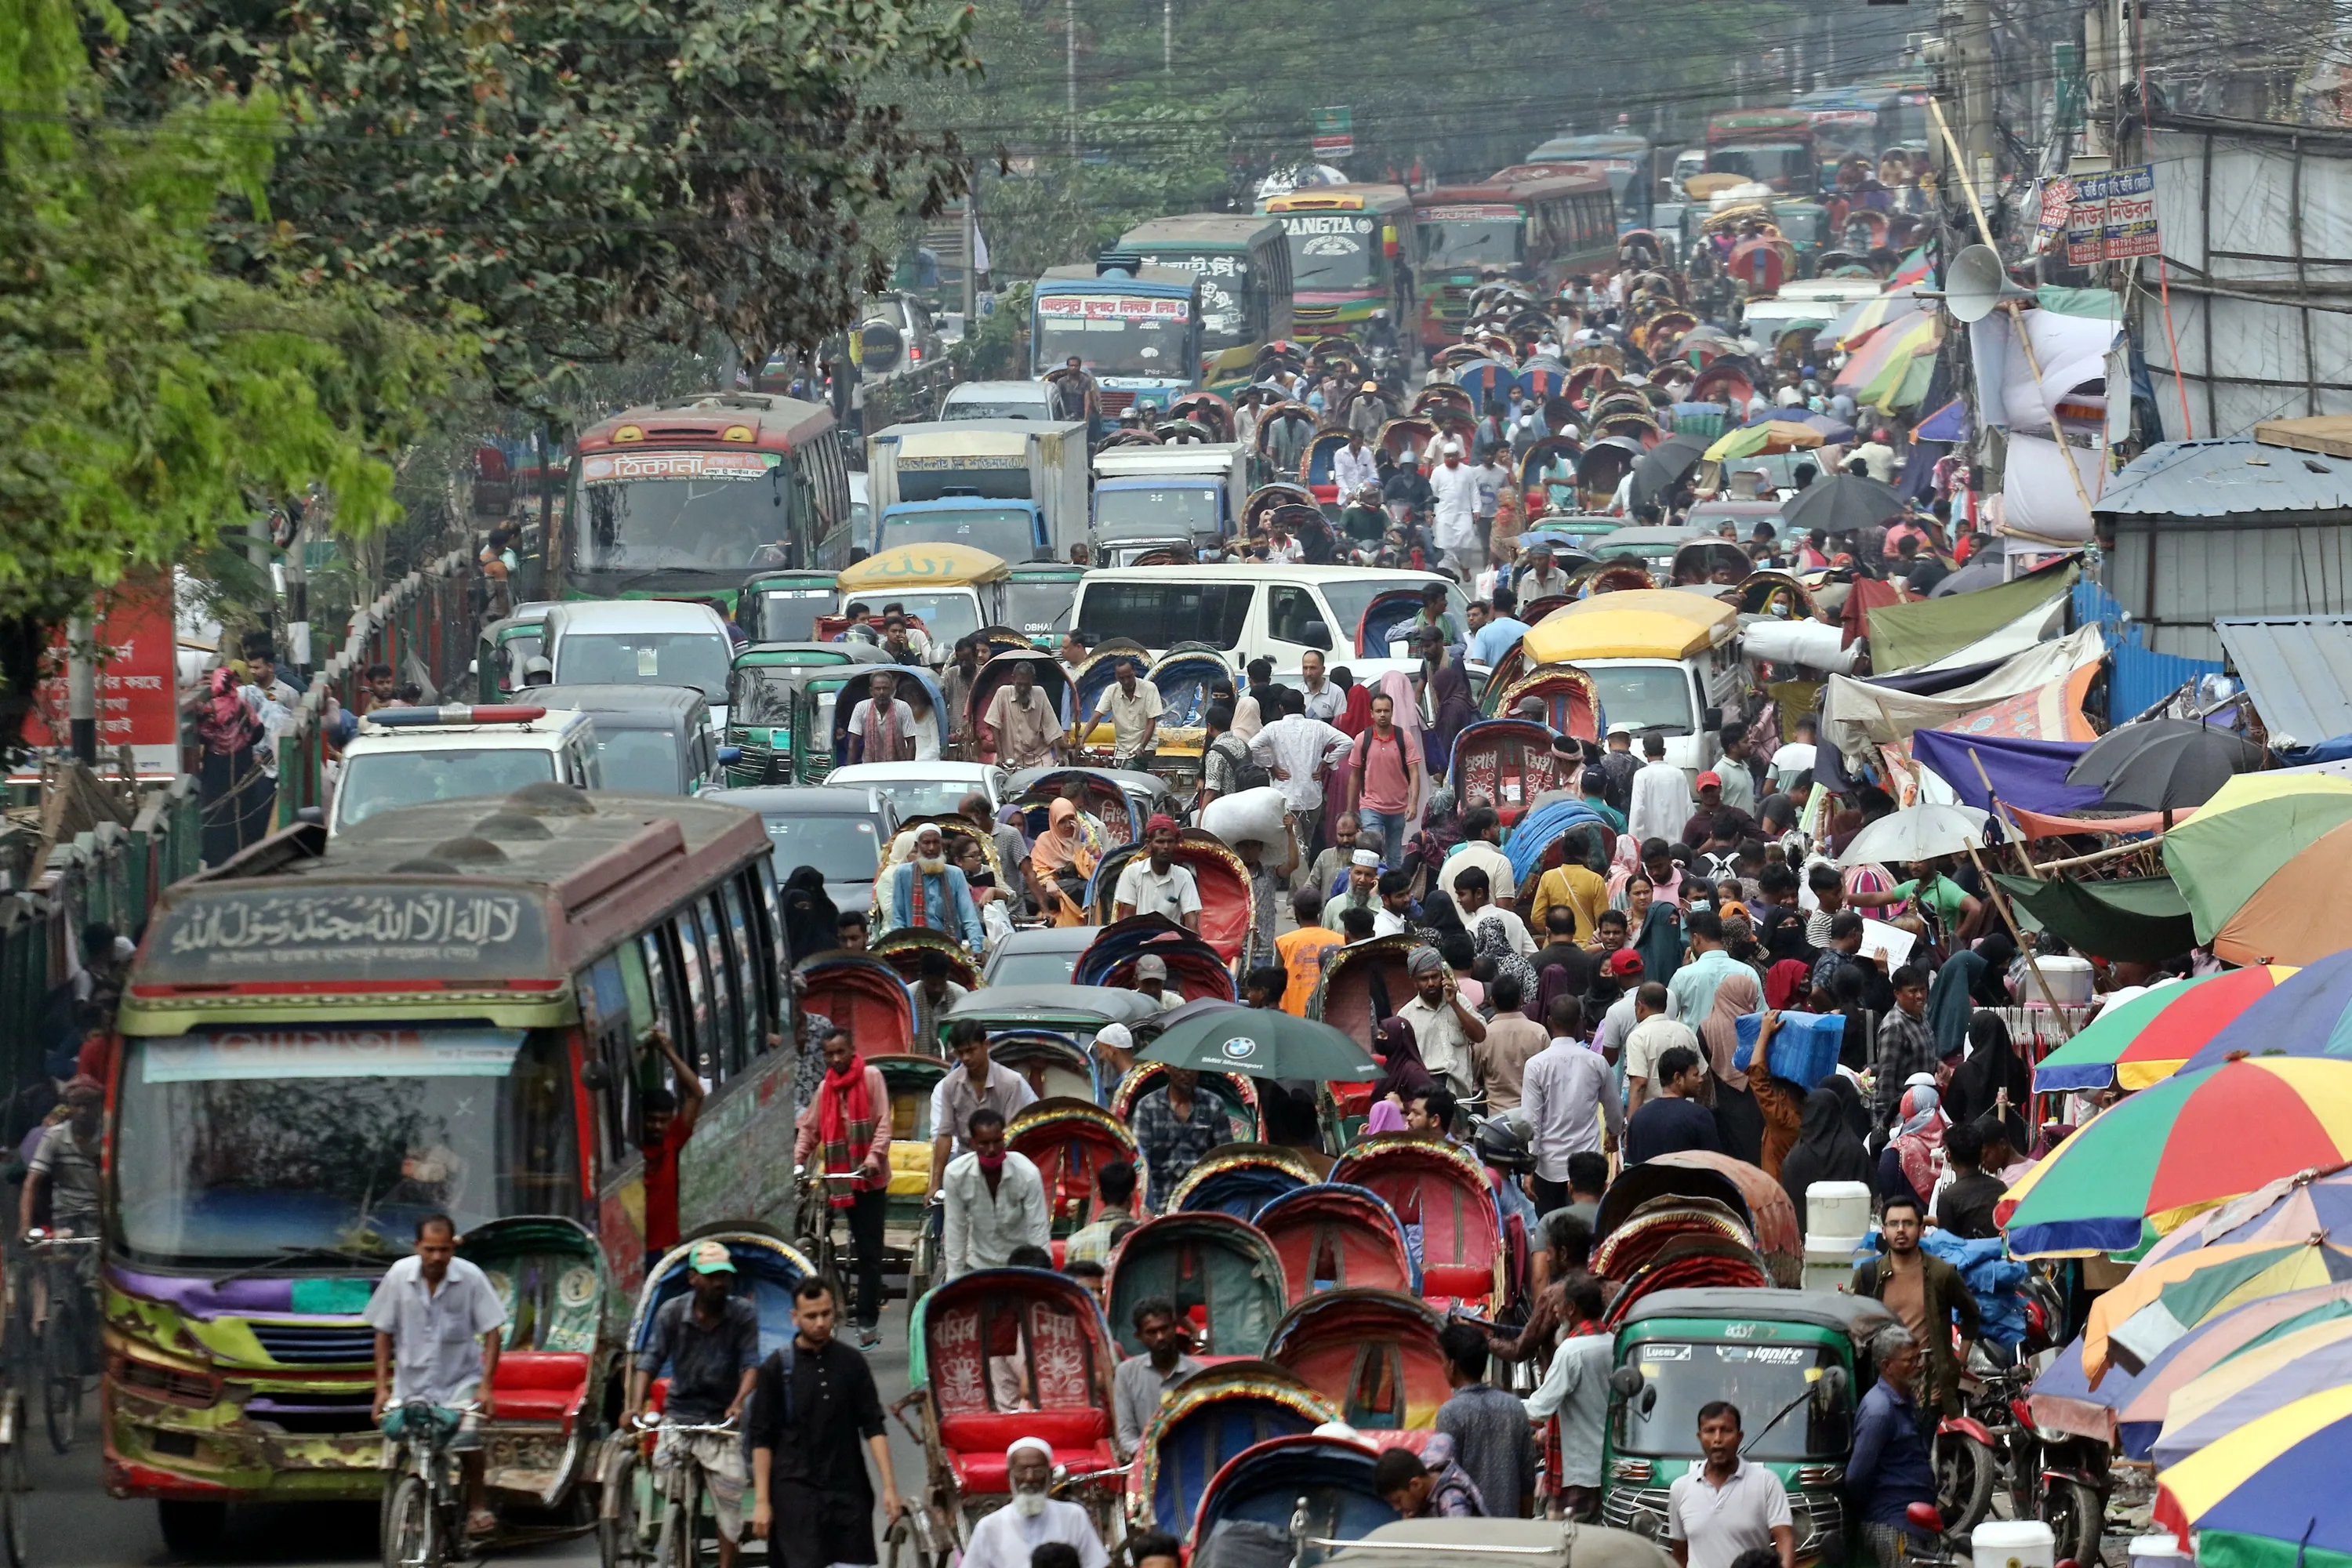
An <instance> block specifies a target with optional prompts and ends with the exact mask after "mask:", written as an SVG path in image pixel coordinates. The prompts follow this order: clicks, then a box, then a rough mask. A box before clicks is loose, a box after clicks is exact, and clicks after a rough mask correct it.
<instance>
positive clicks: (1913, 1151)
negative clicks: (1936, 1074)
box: [1878, 1083, 1951, 1214]
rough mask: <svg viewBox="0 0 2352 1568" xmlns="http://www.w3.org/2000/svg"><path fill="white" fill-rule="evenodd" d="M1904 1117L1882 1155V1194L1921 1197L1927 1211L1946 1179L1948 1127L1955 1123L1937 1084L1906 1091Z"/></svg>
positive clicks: (1885, 1195)
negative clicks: (1938, 1185) (1945, 1141)
mask: <svg viewBox="0 0 2352 1568" xmlns="http://www.w3.org/2000/svg"><path fill="white" fill-rule="evenodd" d="M1902 1116H1903V1121H1902V1123H1901V1124H1900V1125H1899V1126H1897V1127H1896V1128H1895V1136H1894V1137H1893V1138H1892V1139H1890V1140H1889V1141H1888V1142H1887V1145H1886V1147H1885V1150H1884V1151H1883V1152H1880V1154H1879V1156H1878V1195H1879V1197H1880V1198H1882V1199H1885V1198H1896V1197H1914V1198H1917V1199H1918V1200H1919V1212H1920V1213H1921V1214H1925V1213H1927V1203H1928V1200H1929V1199H1931V1198H1933V1197H1934V1196H1935V1195H1936V1184H1937V1182H1938V1181H1940V1180H1942V1179H1943V1174H1944V1129H1945V1128H1947V1127H1948V1126H1950V1125H1951V1122H1950V1121H1948V1119H1947V1118H1946V1117H1945V1115H1944V1108H1943V1104H1942V1100H1941V1098H1940V1097H1939V1096H1938V1095H1937V1093H1936V1089H1935V1086H1934V1085H1933V1084H1926V1083H1915V1084H1913V1085H1912V1086H1911V1087H1910V1088H1908V1089H1905V1090H1904V1091H1903V1106H1902Z"/></svg>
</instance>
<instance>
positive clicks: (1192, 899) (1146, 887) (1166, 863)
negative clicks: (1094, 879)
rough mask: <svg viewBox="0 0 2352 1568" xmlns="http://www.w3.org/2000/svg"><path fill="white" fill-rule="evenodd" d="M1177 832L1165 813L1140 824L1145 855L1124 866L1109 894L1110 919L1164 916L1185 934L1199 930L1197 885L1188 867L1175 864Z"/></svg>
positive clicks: (1121, 919)
mask: <svg viewBox="0 0 2352 1568" xmlns="http://www.w3.org/2000/svg"><path fill="white" fill-rule="evenodd" d="M1181 833H1182V830H1181V829H1180V828H1179V827H1178V826H1176V819H1175V818H1174V817H1172V816H1169V815H1168V814H1167V813H1165V812H1158V813H1155V814H1153V816H1152V818H1151V820H1150V822H1148V823H1146V824H1144V828H1143V842H1144V847H1145V850H1146V853H1144V854H1141V855H1139V856H1137V857H1135V858H1133V859H1131V860H1129V862H1128V863H1127V868H1126V869H1125V870H1123V871H1121V872H1119V874H1118V888H1117V889H1114V890H1113V892H1112V893H1111V907H1112V918H1113V919H1114V920H1120V921H1123V920H1129V919H1132V918H1133V917H1134V916H1136V915H1139V914H1143V915H1165V916H1167V917H1168V918H1169V919H1170V920H1171V921H1175V922H1176V923H1177V924H1178V925H1181V926H1182V927H1183V928H1184V929H1185V930H1187V931H1199V930H1200V929H1201V885H1200V883H1199V881H1198V880H1197V879H1194V877H1193V875H1192V868H1190V867H1188V866H1179V865H1178V864H1176V846H1177V843H1178V841H1179V839H1180V837H1181Z"/></svg>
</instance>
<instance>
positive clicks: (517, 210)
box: [113, 0, 978, 408]
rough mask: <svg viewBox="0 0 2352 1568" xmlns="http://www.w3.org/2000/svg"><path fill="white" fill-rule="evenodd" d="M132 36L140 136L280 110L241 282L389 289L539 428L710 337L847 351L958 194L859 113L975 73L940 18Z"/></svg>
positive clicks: (561, 22)
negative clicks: (907, 248)
mask: <svg viewBox="0 0 2352 1568" xmlns="http://www.w3.org/2000/svg"><path fill="white" fill-rule="evenodd" d="M135 26H136V30H135V32H134V33H133V35H132V36H131V39H130V40H129V43H128V45H127V46H126V47H123V48H121V49H120V50H119V51H117V52H116V53H115V55H114V56H113V82H114V87H115V91H116V96H117V100H118V101H119V102H121V103H123V104H125V105H127V106H129V108H130V109H131V111H133V112H137V113H142V114H151V113H154V112H157V111H159V110H161V108H162V107H163V106H164V105H168V104H171V103H173V102H177V101H180V100H182V99H183V98H184V96H185V95H186V93H187V92H188V91H189V90H191V84H194V86H195V89H198V90H205V91H220V90H226V91H231V92H234V93H237V94H244V93H248V92H253V91H257V90H263V91H269V92H274V93H278V94H281V95H282V96H283V97H284V99H285V100H286V102H287V104H288V105H289V112H290V124H289V131H288V133H287V135H286V138H285V140H284V142H283V143H282V144H281V147H280V149H279V153H278V162H277V164H276V167H275V170H274V171H273V174H272V176H271V179H270V182H269V191H268V195H269V207H270V213H271V215H272V216H271V219H270V220H268V221H264V220H263V219H262V218H261V217H260V216H259V215H258V214H256V215H253V216H252V217H251V218H250V219H249V220H248V221H247V222H244V223H240V224H233V225H229V226H226V227H225V228H224V231H223V234H222V240H223V244H224V247H225V248H226V251H227V253H228V255H229V257H230V259H231V262H232V265H233V266H234V267H235V268H236V269H238V270H240V271H245V270H249V269H250V268H254V267H257V266H260V267H266V266H268V265H270V264H271V263H272V262H273V260H274V259H275V258H278V257H280V256H290V257H293V258H299V265H300V266H301V267H302V268H303V269H304V270H305V272H306V274H307V275H308V276H310V277H313V278H318V279H352V280H361V279H364V280H367V281H369V282H372V283H375V284H378V285H381V286H383V287H384V288H386V289H390V290H391V291H392V293H393V295H394V297H395V298H396V299H397V300H399V301H400V302H401V304H402V307H403V308H404V310H407V311H408V312H409V313H410V314H411V315H413V316H415V317H416V318H418V319H422V320H429V321H454V322H457V323H458V324H462V325H465V326H467V327H470V328H472V329H474V330H476V331H478V335H479V339H480V342H481V344H482V349H483V353H484V359H485V363H486V365H487V366H488V374H489V375H490V378H491V382H492V384H493V386H494V387H495V389H496V391H497V392H498V394H499V396H500V397H501V398H502V399H504V400H507V401H509V402H520V403H525V404H528V405H531V406H534V407H540V408H544V407H547V406H550V405H552V404H553V403H554V402H556V401H558V400H560V398H561V396H562V388H561V387H560V385H553V384H551V383H555V382H560V381H561V379H562V374H563V370H564V367H565V366H566V365H567V364H572V363H597V362H603V361H612V360H616V359H620V358H623V357H625V356H628V355H630V354H632V353H635V352H637V351H638V350H640V349H642V348H644V347H645V346H646V345H648V344H651V343H656V342H674V343H685V344H689V345H690V344H693V343H695V342H698V341H700V340H701V339H702V337H703V336H704V334H705V333H706V332H707V331H710V330H716V331H721V332H724V333H726V334H727V335H729V336H730V337H731V338H732V339H733V340H734V341H735V342H736V344H737V346H738V347H739V348H740V350H741V351H742V353H743V354H744V357H745V358H746V359H747V360H748V361H749V362H750V363H754V364H756V363H760V362H761V359H762V358H763V357H764V356H765V355H766V354H767V353H769V352H770V351H771V350H773V349H775V348H778V347H782V346H785V345H790V344H807V343H813V342H817V341H818V340H819V339H821V338H822V337H824V335H825V334H826V333H828V332H831V331H837V330H839V329H840V328H841V327H843V326H845V325H846V324H847V323H848V321H850V320H851V318H852V317H853V315H854V314H855V312H856V308H857V305H858V302H859V300H860V297H861V295H862V294H863V293H864V292H865V291H866V289H868V288H873V287H879V286H880V285H881V283H882V282H883V281H884V280H885V279H886V277H887V257H886V256H885V255H884V254H883V252H882V251H881V250H879V249H878V248H877V247H875V246H874V245H872V244H870V243H869V242H868V238H867V232H868V226H869V224H870V223H871V222H872V220H873V219H874V218H875V216H877V215H878V214H882V213H885V212H887V211H888V210H891V209H898V208H908V207H911V208H915V209H918V210H919V211H921V212H922V213H924V214H926V215H929V214H935V213H936V212H937V211H938V210H939V209H940V207H941V206H942V205H944V204H945V203H946V202H948V201H949V200H950V199H951V198H952V197H953V196H955V195H957V194H958V193H959V192H960V191H961V166H960V164H959V163H958V161H957V156H956V151H957V150H956V146H955V143H954V142H953V139H952V138H951V137H945V136H929V135H921V134H918V133H917V132H914V131H913V130H911V129H910V128H909V126H908V121H907V119H906V116H905V115H904V113H903V111H902V110H899V109H898V108H897V107H895V106H892V105H889V104H887V103H881V102H876V101H870V100H869V98H868V89H870V88H871V87H873V86H874V85H876V84H877V83H878V82H880V81H882V80H884V79H908V80H913V81H921V80H924V79H931V78H955V77H958V76H961V75H966V74H969V73H971V72H973V71H975V70H976V69H977V68H978V67H977V61H976V60H974V58H972V56H971V51H970V48H969V47H968V43H967V38H968V35H969V33H970V30H971V19H970V16H969V12H968V9H967V8H965V7H962V6H958V5H953V4H950V3H947V0H677V3H674V4H669V5H645V4H641V3H639V0H530V3H529V4H525V3H523V0H293V3H292V4H290V5H289V4H286V3H285V0H160V3H159V4H156V5H154V6H153V7H152V9H151V10H149V11H147V12H146V13H144V14H142V16H140V18H139V19H138V21H137V23H136V25H135Z"/></svg>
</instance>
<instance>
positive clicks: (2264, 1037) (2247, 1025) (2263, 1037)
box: [2181, 836, 2352, 1072]
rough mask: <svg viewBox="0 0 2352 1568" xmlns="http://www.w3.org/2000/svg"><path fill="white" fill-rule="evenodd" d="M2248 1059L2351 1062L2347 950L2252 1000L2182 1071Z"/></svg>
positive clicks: (2317, 916) (2351, 970) (2313, 911)
mask: <svg viewBox="0 0 2352 1568" xmlns="http://www.w3.org/2000/svg"><path fill="white" fill-rule="evenodd" d="M2331 837H2332V836H2331ZM2330 912H2331V911H2329V910H2327V909H2326V908H2325V907H2324V906H2322V905H2318V904H2314V905H2310V906H2307V907H2306V908H2305V910H2304V911H2303V920H2304V921H2305V923H2306V924H2311V925H2318V924H2324V923H2326V921H2327V920H2328V917H2329V914H2330ZM2247 1057H2261V1058H2265V1059H2273V1058H2282V1057H2325V1058H2340V1059H2345V1060H2352V952H2336V953H2332V954H2330V955H2329V956H2327V957H2326V958H2323V959H2321V960H2320V961H2319V962H2318V963H2314V964H2311V965H2309V966H2308V967H2306V968H2304V969H2300V970H2297V971H2296V972H2295V973H2294V976H2293V977H2292V978H2290V979H2288V980H2285V981H2284V982H2282V983H2281V984H2279V985H2278V986H2277V987H2276V988H2274V989H2273V990H2272V991H2270V992H2269V993H2267V994H2263V995H2261V996H2257V997H2256V998H2255V999H2254V1000H2253V1001H2252V1002H2251V1003H2249V1004H2248V1005H2247V1006H2246V1010H2245V1011H2244V1012H2242V1013H2241V1014H2239V1015H2238V1016H2236V1017H2235V1018H2233V1019H2231V1021H2230V1022H2229V1023H2227V1024H2225V1025H2223V1026H2221V1028H2220V1029H2219V1030H2217V1031H2216V1032H2215V1033H2214V1036H2213V1037H2212V1038H2211V1039H2210V1040H2208V1041H2206V1042H2205V1043H2204V1044H2203V1045H2201V1046H2200V1047H2197V1049H2196V1051H2195V1053H2194V1054H2192V1055H2191V1056H2190V1057H2189V1059H2188V1060H2187V1061H2186V1062H2184V1063H2182V1064H2181V1070H2182V1071H2183V1072H2194V1071H2196V1070H2197V1069H2198V1068H2210V1067H2218V1066H2220V1065H2221V1063H2223V1062H2226V1061H2230V1060H2232V1059H2234V1058H2247Z"/></svg>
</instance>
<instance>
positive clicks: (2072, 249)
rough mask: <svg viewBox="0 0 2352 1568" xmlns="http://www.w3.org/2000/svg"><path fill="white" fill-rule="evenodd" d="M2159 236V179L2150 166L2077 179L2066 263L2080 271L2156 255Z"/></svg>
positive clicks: (2069, 215)
mask: <svg viewBox="0 0 2352 1568" xmlns="http://www.w3.org/2000/svg"><path fill="white" fill-rule="evenodd" d="M2160 243H2161V236H2160V234H2159V232H2158V226H2157V221H2156V174H2155V171H2154V170H2153V169H2152V168H2150V167H2149V165H2147V164H2146V163H2136V164H2133V165H2132V166H2131V167H2129V168H2126V169H2116V170H2111V171H2110V172H2108V173H2106V174H2083V175H2079V176H2077V177H2076V178H2075V180H2074V205H2072V206H2070V207H2068V209H2067V212H2066V259H2067V260H2068V261H2070V262H2072V263H2074V265H2075V266H2077V267H2087V266H2089V265H2090V264H2092V263H2093V262H2096V261H2122V260H2125V259H2126V258H2131V257H2134V256H2154V255H2156V254H2158V249H2159V248H2160Z"/></svg>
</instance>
